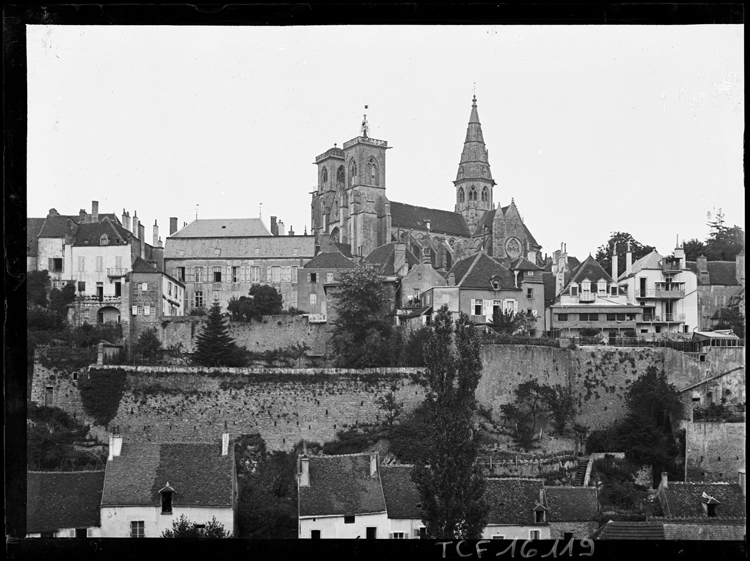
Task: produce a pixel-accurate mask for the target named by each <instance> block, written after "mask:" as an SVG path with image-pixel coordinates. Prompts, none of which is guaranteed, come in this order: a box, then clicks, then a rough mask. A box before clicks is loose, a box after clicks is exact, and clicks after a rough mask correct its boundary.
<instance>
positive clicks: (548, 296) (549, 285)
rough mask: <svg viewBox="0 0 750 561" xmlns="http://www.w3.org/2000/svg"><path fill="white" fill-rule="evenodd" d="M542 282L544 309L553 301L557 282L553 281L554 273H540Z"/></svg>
mask: <svg viewBox="0 0 750 561" xmlns="http://www.w3.org/2000/svg"><path fill="white" fill-rule="evenodd" d="M542 280H543V281H544V307H545V308H548V307H549V306H550V304H552V303H553V302H554V301H555V296H556V294H555V289H556V288H557V280H556V279H555V275H554V273H548V272H546V271H545V272H544V273H542Z"/></svg>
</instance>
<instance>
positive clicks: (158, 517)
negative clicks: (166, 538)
mask: <svg viewBox="0 0 750 561" xmlns="http://www.w3.org/2000/svg"><path fill="white" fill-rule="evenodd" d="M105 472H106V473H105V477H104V492H103V494H102V501H101V520H102V524H101V532H102V537H106V538H127V537H131V538H157V537H161V535H162V532H164V530H171V529H172V523H173V522H174V521H176V520H178V519H179V518H180V516H182V515H184V516H185V517H186V518H187V519H188V520H190V521H191V522H194V523H197V524H205V523H207V522H209V521H211V519H212V518H214V517H215V518H216V520H217V521H218V522H219V523H221V524H222V525H223V526H224V528H225V530H226V531H227V532H229V533H231V534H234V532H235V514H236V507H237V474H236V471H235V463H234V450H233V447H232V446H231V445H230V442H229V435H228V434H224V435H223V437H222V441H221V443H219V442H216V443H195V442H192V443H174V442H173V443H162V444H151V443H148V444H141V443H128V442H124V443H123V441H122V437H121V436H113V437H111V439H110V448H109V459H108V460H107V466H106V469H105Z"/></svg>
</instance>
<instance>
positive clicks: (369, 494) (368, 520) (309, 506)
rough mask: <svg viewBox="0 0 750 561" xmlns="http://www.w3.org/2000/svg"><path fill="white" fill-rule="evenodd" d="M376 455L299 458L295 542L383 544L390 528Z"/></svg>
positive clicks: (304, 456) (305, 456) (302, 456)
mask: <svg viewBox="0 0 750 561" xmlns="http://www.w3.org/2000/svg"><path fill="white" fill-rule="evenodd" d="M378 464H379V460H378V454H377V453H373V454H346V455H341V456H308V455H306V454H304V455H301V456H300V457H299V460H298V478H297V484H298V497H299V499H298V500H299V526H298V528H299V533H298V537H299V538H301V539H302V538H312V539H319V538H352V539H354V538H361V539H385V538H387V537H388V534H389V528H390V525H389V522H388V517H387V514H386V503H385V498H384V496H383V486H382V483H381V480H380V469H381V468H380V466H379V465H378Z"/></svg>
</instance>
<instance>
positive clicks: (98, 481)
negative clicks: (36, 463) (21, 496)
mask: <svg viewBox="0 0 750 561" xmlns="http://www.w3.org/2000/svg"><path fill="white" fill-rule="evenodd" d="M103 486H104V472H103V471H73V472H64V471H54V472H39V471H30V472H29V473H28V475H27V479H26V532H27V533H28V534H38V533H41V532H53V531H55V530H59V529H63V528H90V527H95V526H99V525H100V514H99V512H100V510H99V506H100V504H101V500H102V488H103Z"/></svg>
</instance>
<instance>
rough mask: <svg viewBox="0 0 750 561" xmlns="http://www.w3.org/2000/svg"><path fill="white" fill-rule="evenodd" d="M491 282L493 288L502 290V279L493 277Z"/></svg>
mask: <svg viewBox="0 0 750 561" xmlns="http://www.w3.org/2000/svg"><path fill="white" fill-rule="evenodd" d="M490 284H492V289H493V290H500V281H499V280H498V279H492V280H491V281H490Z"/></svg>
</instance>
